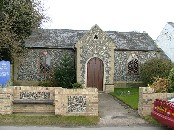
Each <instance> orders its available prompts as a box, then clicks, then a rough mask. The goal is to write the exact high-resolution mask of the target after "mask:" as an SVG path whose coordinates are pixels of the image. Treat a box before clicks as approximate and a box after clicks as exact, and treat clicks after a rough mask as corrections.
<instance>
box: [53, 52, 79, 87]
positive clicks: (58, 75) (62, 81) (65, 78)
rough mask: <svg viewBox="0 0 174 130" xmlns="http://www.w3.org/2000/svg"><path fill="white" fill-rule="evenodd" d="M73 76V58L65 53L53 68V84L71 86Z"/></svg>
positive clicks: (74, 72)
mask: <svg viewBox="0 0 174 130" xmlns="http://www.w3.org/2000/svg"><path fill="white" fill-rule="evenodd" d="M75 76H76V71H75V66H74V59H73V58H72V57H71V56H70V55H69V54H67V53H66V54H64V56H63V57H62V59H61V61H60V64H59V65H58V67H57V68H56V70H55V73H54V80H55V81H54V82H55V83H54V84H55V85H56V86H58V87H63V88H72V84H73V83H75Z"/></svg>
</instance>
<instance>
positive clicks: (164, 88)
mask: <svg viewBox="0 0 174 130" xmlns="http://www.w3.org/2000/svg"><path fill="white" fill-rule="evenodd" d="M149 87H151V88H153V89H154V91H155V92H156V93H166V92H168V90H169V80H168V79H166V78H159V77H158V78H155V81H154V82H153V84H152V85H150V86H149Z"/></svg>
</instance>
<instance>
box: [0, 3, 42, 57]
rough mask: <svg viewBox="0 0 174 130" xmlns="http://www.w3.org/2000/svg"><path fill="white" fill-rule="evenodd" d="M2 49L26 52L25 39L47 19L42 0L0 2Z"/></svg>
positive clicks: (12, 53) (0, 41) (0, 43)
mask: <svg viewBox="0 0 174 130" xmlns="http://www.w3.org/2000/svg"><path fill="white" fill-rule="evenodd" d="M0 4H1V10H0V49H1V48H8V49H9V51H10V54H11V55H12V56H13V55H15V54H20V53H21V52H24V49H25V47H24V40H25V39H26V38H27V37H29V36H30V35H31V33H32V31H33V30H35V29H37V28H38V27H40V25H41V21H42V20H43V19H45V16H44V15H43V7H41V3H40V0H3V1H1V2H0Z"/></svg>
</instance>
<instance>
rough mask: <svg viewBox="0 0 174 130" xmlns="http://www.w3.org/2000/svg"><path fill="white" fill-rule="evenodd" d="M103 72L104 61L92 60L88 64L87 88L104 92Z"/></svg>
mask: <svg viewBox="0 0 174 130" xmlns="http://www.w3.org/2000/svg"><path fill="white" fill-rule="evenodd" d="M103 72H104V67H103V61H102V60H101V59H99V58H97V57H95V58H92V59H90V60H89V62H88V64H87V87H93V88H98V90H99V91H103V74H104V73H103Z"/></svg>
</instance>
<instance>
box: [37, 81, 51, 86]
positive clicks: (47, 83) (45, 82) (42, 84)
mask: <svg viewBox="0 0 174 130" xmlns="http://www.w3.org/2000/svg"><path fill="white" fill-rule="evenodd" d="M38 86H43V87H51V85H50V82H49V81H42V82H39V84H38Z"/></svg>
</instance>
